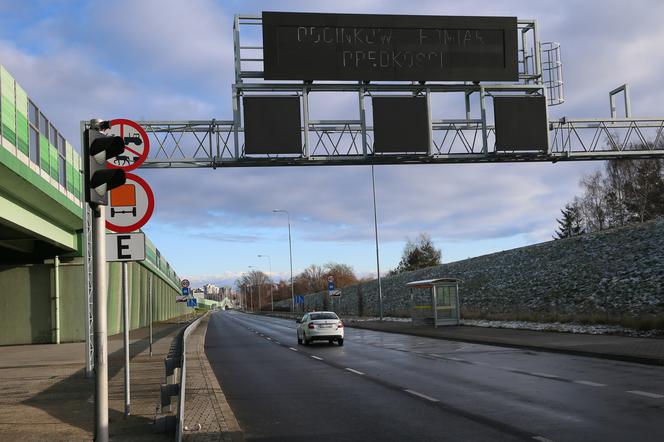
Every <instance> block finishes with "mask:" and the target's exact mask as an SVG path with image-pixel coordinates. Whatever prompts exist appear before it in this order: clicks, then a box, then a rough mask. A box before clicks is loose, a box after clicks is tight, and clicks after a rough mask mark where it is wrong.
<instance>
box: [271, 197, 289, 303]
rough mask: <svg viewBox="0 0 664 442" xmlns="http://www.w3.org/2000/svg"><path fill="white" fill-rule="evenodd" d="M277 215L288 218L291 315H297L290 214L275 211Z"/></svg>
mask: <svg viewBox="0 0 664 442" xmlns="http://www.w3.org/2000/svg"><path fill="white" fill-rule="evenodd" d="M272 211H273V212H275V213H285V214H286V216H288V255H289V257H290V290H291V313H295V289H294V288H293V247H292V244H291V227H290V213H289V212H288V210H283V209H273V210H272Z"/></svg>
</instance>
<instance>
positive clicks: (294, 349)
mask: <svg viewBox="0 0 664 442" xmlns="http://www.w3.org/2000/svg"><path fill="white" fill-rule="evenodd" d="M288 348H289V349H290V350H293V351H298V350H297V348H293V347H288Z"/></svg>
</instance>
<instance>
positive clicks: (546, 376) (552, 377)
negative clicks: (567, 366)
mask: <svg viewBox="0 0 664 442" xmlns="http://www.w3.org/2000/svg"><path fill="white" fill-rule="evenodd" d="M530 374H532V375H535V376H541V377H543V378H551V379H558V378H560V376H556V375H555V374H549V373H536V372H533V373H530Z"/></svg>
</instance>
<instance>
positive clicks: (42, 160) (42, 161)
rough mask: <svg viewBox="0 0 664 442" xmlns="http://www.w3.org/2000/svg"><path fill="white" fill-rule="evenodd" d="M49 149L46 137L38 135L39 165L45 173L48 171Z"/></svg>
mask: <svg viewBox="0 0 664 442" xmlns="http://www.w3.org/2000/svg"><path fill="white" fill-rule="evenodd" d="M50 162H51V160H50V151H49V143H48V138H46V137H45V136H43V135H41V134H40V135H39V165H40V166H41V168H42V170H44V171H45V172H46V173H50V169H51V168H50Z"/></svg>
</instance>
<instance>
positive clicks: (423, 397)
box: [404, 389, 440, 402]
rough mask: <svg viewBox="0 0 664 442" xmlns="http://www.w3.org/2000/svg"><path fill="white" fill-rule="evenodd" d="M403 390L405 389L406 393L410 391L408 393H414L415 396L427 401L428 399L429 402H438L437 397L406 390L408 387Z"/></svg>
mask: <svg viewBox="0 0 664 442" xmlns="http://www.w3.org/2000/svg"><path fill="white" fill-rule="evenodd" d="M404 391H405V392H406V393H410V394H413V395H415V396H418V397H421V398H422V399H426V400H428V401H430V402H440V401H439V400H438V399H436V398H432V397H431V396H427V395H426V394H422V393H418V392H417V391H414V390H408V389H405V390H404Z"/></svg>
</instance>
